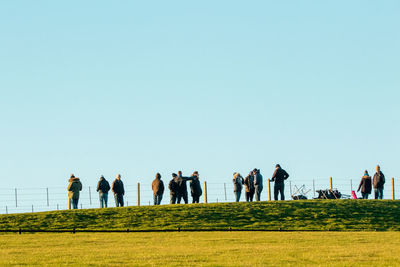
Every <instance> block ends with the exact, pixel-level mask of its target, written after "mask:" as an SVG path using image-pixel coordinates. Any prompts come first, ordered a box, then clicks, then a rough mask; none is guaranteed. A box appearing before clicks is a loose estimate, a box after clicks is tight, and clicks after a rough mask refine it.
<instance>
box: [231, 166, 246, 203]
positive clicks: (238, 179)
mask: <svg viewBox="0 0 400 267" xmlns="http://www.w3.org/2000/svg"><path fill="white" fill-rule="evenodd" d="M243 184H244V180H243V177H242V176H241V175H240V173H238V172H235V173H234V174H233V192H234V193H235V201H236V202H239V201H240V196H241V195H242V189H243Z"/></svg>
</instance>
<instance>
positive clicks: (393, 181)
mask: <svg viewBox="0 0 400 267" xmlns="http://www.w3.org/2000/svg"><path fill="white" fill-rule="evenodd" d="M392 200H394V178H393V177H392Z"/></svg>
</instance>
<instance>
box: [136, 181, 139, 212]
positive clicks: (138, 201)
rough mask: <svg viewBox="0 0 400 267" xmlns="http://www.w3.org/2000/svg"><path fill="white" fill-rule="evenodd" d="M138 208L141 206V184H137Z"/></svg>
mask: <svg viewBox="0 0 400 267" xmlns="http://www.w3.org/2000/svg"><path fill="white" fill-rule="evenodd" d="M136 201H137V206H138V207H139V206H140V183H137V199H136Z"/></svg>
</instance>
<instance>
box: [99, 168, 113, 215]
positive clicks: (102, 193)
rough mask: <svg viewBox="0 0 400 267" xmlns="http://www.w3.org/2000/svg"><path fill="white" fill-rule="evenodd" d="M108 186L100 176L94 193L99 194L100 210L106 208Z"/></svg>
mask: <svg viewBox="0 0 400 267" xmlns="http://www.w3.org/2000/svg"><path fill="white" fill-rule="evenodd" d="M110 189H111V188H110V184H109V183H108V181H107V180H106V179H105V178H104V176H103V175H102V176H101V177H100V181H99V182H98V183H97V189H96V191H97V192H99V198H100V208H104V207H106V208H107V206H108V191H110Z"/></svg>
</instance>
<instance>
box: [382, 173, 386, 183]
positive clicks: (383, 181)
mask: <svg viewBox="0 0 400 267" xmlns="http://www.w3.org/2000/svg"><path fill="white" fill-rule="evenodd" d="M385 182H386V181H385V175H384V174H383V173H382V184H385Z"/></svg>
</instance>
